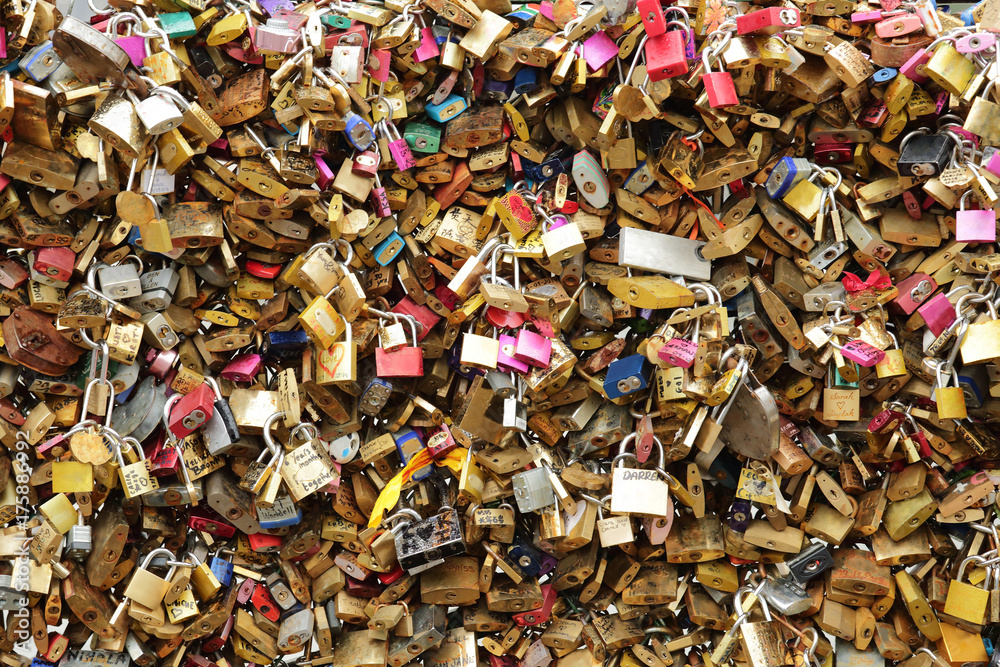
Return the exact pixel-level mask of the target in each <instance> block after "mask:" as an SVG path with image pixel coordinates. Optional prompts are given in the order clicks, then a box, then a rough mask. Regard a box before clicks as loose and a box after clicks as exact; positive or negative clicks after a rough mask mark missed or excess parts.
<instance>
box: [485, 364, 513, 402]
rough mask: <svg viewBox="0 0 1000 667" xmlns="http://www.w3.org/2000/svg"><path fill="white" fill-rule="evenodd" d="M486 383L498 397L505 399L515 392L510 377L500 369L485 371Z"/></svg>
mask: <svg viewBox="0 0 1000 667" xmlns="http://www.w3.org/2000/svg"><path fill="white" fill-rule="evenodd" d="M486 383H487V384H488V385H489V386H490V389H492V390H493V393H494V394H496V395H497V396H499V397H500V398H503V399H507V398H510V397H511V396H513V395H514V394H515V392H516V389H515V388H514V383H513V382H512V381H511V379H510V374H508V373H501V372H500V371H486Z"/></svg>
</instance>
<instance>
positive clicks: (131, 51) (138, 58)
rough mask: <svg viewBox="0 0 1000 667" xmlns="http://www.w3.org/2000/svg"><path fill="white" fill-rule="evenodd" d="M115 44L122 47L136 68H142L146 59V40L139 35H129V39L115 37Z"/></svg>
mask: <svg viewBox="0 0 1000 667" xmlns="http://www.w3.org/2000/svg"><path fill="white" fill-rule="evenodd" d="M115 44H117V45H118V46H120V47H122V50H123V51H125V53H127V54H128V57H129V60H131V61H132V64H133V65H135V66H136V67H139V68H141V67H142V61H143V60H145V59H146V38H145V37H140V36H139V35H128V36H127V37H115Z"/></svg>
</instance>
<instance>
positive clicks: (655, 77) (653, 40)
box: [646, 21, 688, 81]
mask: <svg viewBox="0 0 1000 667" xmlns="http://www.w3.org/2000/svg"><path fill="white" fill-rule="evenodd" d="M667 25H679V26H681V27H682V28H683V27H684V24H683V23H681V22H680V21H671V22H670V23H668V24H667ZM687 34H688V33H687V31H686V30H670V31H668V32H664V33H663V34H662V35H657V36H656V37H650V38H649V40H647V41H646V72H647V73H648V74H649V79H650V81H662V80H663V79H671V78H673V77H676V76H681V75H682V74H687V71H688V64H687V57H686V55H685V53H684V38H685V37H686V36H687Z"/></svg>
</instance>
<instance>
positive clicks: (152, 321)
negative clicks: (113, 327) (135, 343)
mask: <svg viewBox="0 0 1000 667" xmlns="http://www.w3.org/2000/svg"><path fill="white" fill-rule="evenodd" d="M139 321H140V322H142V324H143V328H142V340H143V342H144V343H146V344H147V345H149V346H151V347H155V348H156V349H158V350H170V349H172V348H173V347H175V346H176V345H177V344H178V343H179V342H181V341H180V338H179V337H178V336H177V333H176V332H175V331H174V328H173V327H172V326H170V322H168V321H167V318H165V317H164V316H163V313H158V312H152V313H145V314H143V316H142V317H140V318H139Z"/></svg>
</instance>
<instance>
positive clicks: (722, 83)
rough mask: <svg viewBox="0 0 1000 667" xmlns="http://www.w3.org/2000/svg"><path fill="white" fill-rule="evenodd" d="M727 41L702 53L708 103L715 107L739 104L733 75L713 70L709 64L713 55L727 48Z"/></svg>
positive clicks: (702, 77)
mask: <svg viewBox="0 0 1000 667" xmlns="http://www.w3.org/2000/svg"><path fill="white" fill-rule="evenodd" d="M727 43H728V39H727V40H723V42H722V44H720V45H719V46H717V47H715V48H713V49H705V50H703V51H702V53H701V63H702V67H703V68H704V70H705V71H704V72H703V73H702V75H701V80H702V82H703V83H704V85H705V94H706V95H707V96H708V104H709V106H710V107H712V108H713V109H718V108H719V107H731V106H734V105H736V104H739V98H738V97H737V96H736V86H735V84H734V83H733V77H732V75H731V74H730V73H729V72H713V71H712V68H711V66H710V65H709V59H710V58H711V57H712V56H715V57H718V55H719V54H720V53H721V52H722V51H723V49H725V47H726V44H727Z"/></svg>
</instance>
